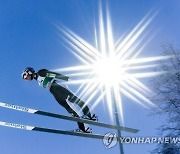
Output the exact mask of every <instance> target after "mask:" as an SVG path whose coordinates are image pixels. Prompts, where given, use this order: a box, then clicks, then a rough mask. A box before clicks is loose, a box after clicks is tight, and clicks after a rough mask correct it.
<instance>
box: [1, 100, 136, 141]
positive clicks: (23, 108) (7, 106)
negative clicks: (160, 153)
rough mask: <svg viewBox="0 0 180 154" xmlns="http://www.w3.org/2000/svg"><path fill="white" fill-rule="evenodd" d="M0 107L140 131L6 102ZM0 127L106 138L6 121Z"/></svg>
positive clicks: (134, 130) (131, 131) (123, 129)
mask: <svg viewBox="0 0 180 154" xmlns="http://www.w3.org/2000/svg"><path fill="white" fill-rule="evenodd" d="M0 107H3V108H8V109H12V110H17V111H22V112H26V113H30V114H38V115H42V116H47V117H53V118H58V119H64V120H70V121H76V122H81V123H86V124H90V125H95V126H99V127H104V128H110V129H115V130H121V131H126V132H130V133H137V132H138V131H139V130H136V129H132V128H128V127H119V126H116V125H110V124H106V123H102V122H96V121H91V120H86V119H82V118H77V117H70V116H65V115H60V114H55V113H50V112H46V111H41V110H36V109H32V108H27V107H22V106H17V105H13V104H7V103H4V102H0ZM0 126H6V127H11V128H17V129H24V130H29V131H39V132H47V133H55V134H64V135H72V136H79V137H88V138H96V139H103V138H104V136H103V135H100V134H87V133H82V132H73V131H65V130H57V129H51V128H42V127H35V126H28V125H22V124H16V123H11V122H4V121H0Z"/></svg>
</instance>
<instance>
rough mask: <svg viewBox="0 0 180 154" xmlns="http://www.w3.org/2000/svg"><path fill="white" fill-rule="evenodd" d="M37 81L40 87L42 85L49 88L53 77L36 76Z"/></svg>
mask: <svg viewBox="0 0 180 154" xmlns="http://www.w3.org/2000/svg"><path fill="white" fill-rule="evenodd" d="M37 81H38V84H39V85H40V86H41V87H44V88H46V89H50V87H51V84H52V82H53V81H54V78H51V77H42V76H38V78H37Z"/></svg>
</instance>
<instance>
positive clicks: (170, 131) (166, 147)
mask: <svg viewBox="0 0 180 154" xmlns="http://www.w3.org/2000/svg"><path fill="white" fill-rule="evenodd" d="M162 49H163V50H162V54H163V55H164V56H168V55H172V57H171V58H170V59H168V60H166V61H161V62H160V63H159V67H158V68H157V69H156V70H155V71H158V72H163V73H162V74H161V75H160V76H158V77H156V78H154V79H153V80H151V81H150V83H151V85H152V89H153V92H154V94H153V96H151V97H150V99H151V101H152V102H154V103H155V104H156V106H157V107H156V108H153V114H154V115H161V116H162V115H164V116H163V117H165V123H164V125H163V126H161V127H160V130H161V132H162V134H165V136H173V137H179V136H180V49H177V48H175V47H174V46H173V45H172V44H165V45H163V46H162ZM153 153H158V154H179V153H180V144H178V143H177V144H159V145H158V147H157V149H155V150H154V151H153Z"/></svg>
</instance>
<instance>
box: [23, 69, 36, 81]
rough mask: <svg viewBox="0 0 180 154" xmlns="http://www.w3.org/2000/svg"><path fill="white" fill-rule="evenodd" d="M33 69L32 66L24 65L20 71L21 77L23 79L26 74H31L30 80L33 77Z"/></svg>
mask: <svg viewBox="0 0 180 154" xmlns="http://www.w3.org/2000/svg"><path fill="white" fill-rule="evenodd" d="M34 73H35V70H34V69H33V68H32V67H26V69H25V70H24V71H23V72H22V74H21V75H22V78H23V79H25V78H26V77H27V76H28V75H31V80H32V79H33V76H32V75H33V74H34Z"/></svg>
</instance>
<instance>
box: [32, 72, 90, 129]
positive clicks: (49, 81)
mask: <svg viewBox="0 0 180 154" xmlns="http://www.w3.org/2000/svg"><path fill="white" fill-rule="evenodd" d="M55 78H57V79H61V80H66V81H68V77H67V76H64V75H62V74H58V73H55V72H51V71H48V70H46V69H41V70H39V71H38V72H37V73H36V77H35V79H36V80H37V81H38V84H39V85H40V86H42V87H44V88H46V89H48V90H50V92H51V93H52V95H53V96H54V98H55V99H56V101H57V102H58V103H59V104H60V105H61V106H63V107H64V108H65V109H66V110H67V111H68V112H69V113H70V114H71V115H73V116H75V117H80V116H79V115H78V114H77V112H76V111H74V110H73V109H72V108H71V107H70V106H69V104H68V103H67V101H70V102H71V103H75V104H77V105H78V106H79V107H80V108H81V109H82V111H83V114H84V115H86V116H88V117H89V118H90V117H91V113H90V110H89V108H88V106H86V105H85V103H84V102H83V101H82V100H81V99H79V98H78V97H77V96H75V95H74V94H73V93H72V92H71V91H69V90H68V89H66V88H64V87H63V86H61V85H59V84H58V83H57V81H56V80H55ZM78 126H79V129H81V130H82V131H85V126H84V124H83V123H80V122H78Z"/></svg>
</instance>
